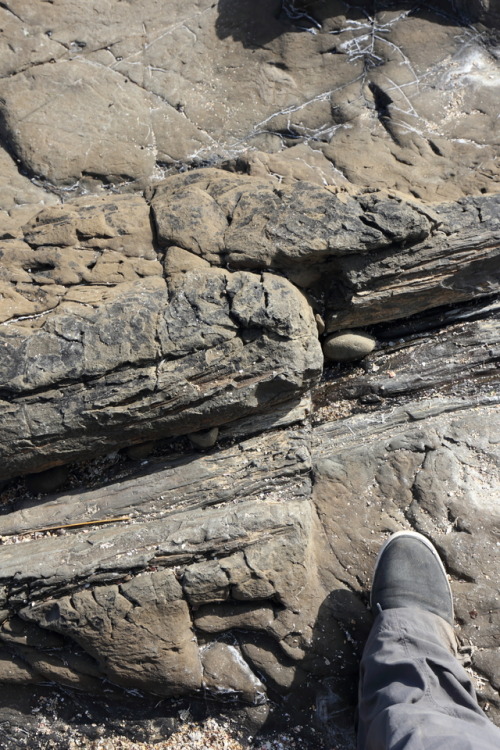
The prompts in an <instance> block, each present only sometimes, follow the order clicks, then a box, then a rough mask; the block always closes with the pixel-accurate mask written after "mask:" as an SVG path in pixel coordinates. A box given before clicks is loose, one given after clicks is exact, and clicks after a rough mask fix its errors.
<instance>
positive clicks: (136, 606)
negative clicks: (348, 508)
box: [0, 500, 321, 703]
mask: <svg viewBox="0 0 500 750" xmlns="http://www.w3.org/2000/svg"><path fill="white" fill-rule="evenodd" d="M311 523H312V517H311V506H310V504H309V503H308V502H304V501H293V500H290V501H289V502H276V501H274V502H272V501H269V500H268V501H252V502H244V503H241V504H238V505H231V504H229V505H226V506H225V507H222V508H217V509H210V510H206V511H204V512H202V513H201V514H200V511H199V510H197V511H190V512H179V513H178V514H177V515H176V516H175V518H172V519H170V520H168V521H167V520H163V521H158V520H156V521H151V522H149V523H145V524H144V523H143V524H132V525H129V526H128V527H126V528H125V527H123V526H118V525H116V526H114V527H108V528H106V529H100V530H94V531H91V532H89V533H86V532H85V531H80V532H79V533H77V534H76V535H73V536H71V537H65V538H63V537H45V538H42V539H38V540H34V541H26V542H25V543H23V544H11V545H4V546H3V547H2V549H1V550H0V557H1V558H2V564H1V570H2V577H3V580H4V581H5V584H6V585H5V587H4V589H3V590H2V591H3V604H4V605H6V606H7V607H9V606H11V607H12V608H13V612H12V614H11V616H10V617H7V618H5V617H4V618H3V624H2V627H1V628H0V641H2V642H3V643H4V644H5V646H6V647H7V648H8V649H9V650H10V653H11V657H13V658H15V655H16V654H18V653H19V655H20V656H21V658H22V659H23V660H24V661H26V662H27V664H29V665H30V667H31V668H30V669H29V670H25V671H24V673H22V672H19V673H16V674H11V675H10V676H9V674H6V675H5V679H6V680H7V681H9V680H11V681H21V680H23V679H24V682H25V683H26V682H28V683H29V682H30V681H32V680H33V675H34V677H35V679H37V678H38V675H42V676H45V677H49V675H50V678H51V679H53V680H54V681H56V682H59V683H60V684H63V685H71V684H73V685H76V686H77V687H79V688H80V689H83V690H97V691H98V692H99V690H100V686H101V685H102V681H103V680H106V681H109V682H111V683H112V684H113V685H115V686H119V687H120V686H121V687H125V688H131V689H140V690H142V691H145V692H148V693H153V694H159V695H164V696H169V695H176V696H179V695H186V694H187V695H189V694H193V693H195V694H196V693H198V692H200V690H204V689H205V688H208V689H209V691H210V692H211V693H212V694H213V695H214V696H218V697H221V695H223V694H227V693H232V694H234V695H235V696H240V697H241V698H242V699H243V700H244V701H247V702H249V703H260V702H262V701H266V700H267V690H266V688H265V682H264V683H262V682H261V681H260V679H259V677H258V676H257V674H256V673H255V671H254V670H253V669H252V666H251V665H249V664H247V662H246V661H245V659H244V658H243V656H242V654H241V652H240V650H239V648H238V647H237V646H231V647H229V646H228V645H227V644H221V643H220V642H219V636H220V633H221V631H223V632H227V633H230V632H231V630H232V629H234V628H237V629H243V630H245V629H246V628H250V629H251V628H253V627H255V626H256V625H258V624H259V623H260V624H261V625H264V624H265V621H266V622H267V623H268V631H269V632H270V633H271V637H272V638H273V641H274V643H275V647H276V648H277V649H278V653H282V650H285V651H286V650H290V648H291V647H292V644H295V645H294V647H295V648H296V645H297V644H298V643H302V644H303V645H305V644H306V642H308V640H309V639H310V635H309V634H310V627H311V617H312V618H313V619H314V613H315V611H316V610H317V607H318V604H319V601H320V600H321V591H320V589H319V588H318V586H317V584H315V571H314V568H313V567H311V566H310V565H307V564H305V560H310V555H311V550H312V548H311ZM311 559H312V558H311ZM259 582H260V584H261V585H260V586H258V585H256V584H258V583H259ZM264 585H265V586H266V587H267V588H266V595H265V597H264V599H265V600H266V601H264V602H263V601H262V599H263V591H264ZM306 590H307V592H308V596H307V597H306V602H305V603H304V602H303V605H302V608H301V610H300V612H299V609H298V602H299V599H298V597H299V596H300V593H301V592H303V591H306ZM242 596H243V597H244V598H245V600H246V602H245V603H242V602H241V597H242ZM226 600H227V604H223V605H221V608H220V609H218V604H217V603H218V602H223V601H226ZM255 600H256V601H255ZM318 600H319V601H318ZM201 603H206V604H205V606H204V607H202V608H201V609H197V608H198V607H199V605H200V604H201ZM276 605H277V606H276ZM275 607H276V609H275ZM228 608H229V609H228ZM231 608H232V610H233V612H234V614H233V616H232V617H231V616H229V611H230V609H231ZM14 611H15V612H16V614H14ZM274 611H275V614H276V617H274V616H273V612H274ZM226 615H227V617H226ZM207 616H208V617H209V618H211V619H212V620H213V621H214V622H216V623H219V625H216V626H215V630H214V628H213V627H211V626H210V625H209V624H208V622H207V620H206V618H207ZM200 618H201V619H200ZM235 618H236V619H235ZM204 620H205V627H204V625H203V622H204ZM199 626H200V627H199ZM210 633H212V634H213V636H211V635H210ZM280 643H283V646H282V649H281V647H280ZM221 646H223V648H221ZM54 647H57V654H56V657H55V661H54V655H53V652H54ZM280 649H281V650H280ZM292 650H293V649H292ZM296 650H298V649H297V648H296ZM72 651H73V652H74V653H75V654H76V655H77V656H78V658H75V657H73V658H72V659H70V660H69V661H67V662H66V665H67V669H66V672H65V673H63V670H62V669H61V665H62V662H61V661H60V656H61V658H62V659H63V660H64V655H65V654H66V653H67V652H72ZM281 658H282V659H284V657H283V656H282V657H281ZM58 660H59V661H58ZM227 664H231V665H232V667H231V669H228V668H226V666H224V665H227ZM273 668H274V670H276V666H275V665H273ZM33 670H34V672H33ZM202 670H203V671H202ZM259 673H260V675H262V674H264V676H265V669H264V670H259ZM23 674H24V678H23ZM93 680H95V681H96V684H94V683H93Z"/></svg>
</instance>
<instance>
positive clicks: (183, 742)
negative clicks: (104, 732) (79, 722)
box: [68, 719, 335, 750]
mask: <svg viewBox="0 0 500 750" xmlns="http://www.w3.org/2000/svg"><path fill="white" fill-rule="evenodd" d="M300 729H301V728H300V727H297V728H296V730H294V731H293V733H289V732H288V733H281V734H276V735H273V736H272V737H271V738H269V739H265V740H257V741H254V742H252V743H251V747H253V748H254V750H307V748H308V747H310V745H309V744H307V743H304V741H303V740H302V739H301V738H300ZM295 732H296V733H295ZM248 740H251V738H250V737H249V738H248ZM248 747H249V744H248V742H247V743H245V744H242V742H240V741H239V740H237V739H236V738H235V736H234V731H233V730H232V729H231V727H230V726H229V725H228V724H227V723H219V722H217V721H216V720H215V719H207V721H205V722H203V723H202V724H195V723H187V724H184V725H183V726H182V727H181V728H180V729H179V731H177V732H175V733H174V734H173V735H172V736H171V737H169V739H168V740H165V741H164V742H159V743H149V742H135V741H132V740H129V739H128V738H126V737H118V736H117V737H113V738H108V739H99V740H88V739H87V738H74V739H72V740H70V742H69V745H68V750H79V749H80V748H85V750H245V748H248ZM316 748H319V745H316ZM329 750H335V748H334V747H332V748H330V749H329Z"/></svg>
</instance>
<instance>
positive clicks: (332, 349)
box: [323, 331, 376, 362]
mask: <svg viewBox="0 0 500 750" xmlns="http://www.w3.org/2000/svg"><path fill="white" fill-rule="evenodd" d="M375 343H376V341H375V339H374V338H373V336H370V335H369V334H368V333H354V332H353V331H344V332H343V333H334V334H332V335H331V336H328V338H327V339H326V340H325V342H324V344H323V353H324V355H325V357H326V359H329V360H331V361H332V362H353V361H355V360H357V359H362V358H363V357H366V355H367V354H369V353H370V352H372V351H373V350H374V349H375Z"/></svg>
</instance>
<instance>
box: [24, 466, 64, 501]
mask: <svg viewBox="0 0 500 750" xmlns="http://www.w3.org/2000/svg"><path fill="white" fill-rule="evenodd" d="M68 474H69V468H68V467H67V466H55V467H54V468H53V469H47V471H41V472H39V473H38V474H30V475H29V476H27V477H26V480H25V481H26V487H27V488H28V490H29V491H30V492H33V493H34V494H35V495H38V493H39V492H53V491H54V490H57V488H58V487H60V486H61V485H62V484H64V482H65V481H66V479H67V478H68Z"/></svg>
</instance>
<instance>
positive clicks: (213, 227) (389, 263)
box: [152, 169, 500, 332]
mask: <svg viewBox="0 0 500 750" xmlns="http://www.w3.org/2000/svg"><path fill="white" fill-rule="evenodd" d="M201 196H203V198H202V197H201ZM498 207H499V197H498V196H497V195H484V196H478V197H475V198H467V199H461V200H460V201H458V202H447V203H440V204H435V205H432V207H429V206H426V205H425V204H424V203H422V202H420V201H418V200H408V199H403V198H402V196H401V195H400V194H396V193H389V192H382V191H376V192H370V193H363V192H359V193H357V194H356V193H354V194H353V193H352V192H345V191H344V192H342V191H338V190H334V189H332V188H329V187H324V186H323V187H321V186H318V185H314V184H310V183H306V182H298V183H294V184H292V185H283V186H276V185H273V183H272V181H271V180H267V181H266V180H265V179H263V178H260V177H259V178H257V177H251V176H250V177H249V176H245V175H234V174H227V173H224V172H221V171H218V170H214V169H207V170H198V171H196V172H191V173H189V174H187V175H176V176H174V177H171V178H169V179H167V180H166V181H165V182H164V183H163V184H162V185H161V186H160V187H159V188H158V189H157V191H156V193H155V196H154V198H153V200H152V209H153V215H154V216H155V220H156V225H157V229H158V239H159V242H160V244H161V246H162V247H165V248H166V249H167V252H170V250H168V249H169V248H171V247H173V246H175V247H180V248H182V249H184V250H185V251H188V252H190V253H192V255H193V258H195V257H196V258H201V259H203V260H208V261H209V262H210V263H212V264H213V265H218V266H222V267H227V268H231V269H233V268H241V269H251V270H264V269H273V270H275V271H278V272H281V273H283V274H285V275H286V276H287V277H288V278H289V279H290V280H291V281H292V282H293V283H294V284H296V285H298V286H299V287H300V288H303V289H304V290H306V291H307V292H308V293H309V294H311V295H313V296H314V298H315V299H316V300H318V303H317V304H318V305H319V306H321V308H322V309H324V312H325V313H326V330H327V332H334V331H339V330H342V329H348V328H358V327H363V326H368V325H373V324H374V323H378V322H381V321H388V320H396V319H398V318H401V317H404V316H407V315H412V314H416V313H418V312H421V311H425V310H427V309H429V308H432V307H438V306H442V305H446V304H451V303H458V302H461V301H464V300H470V299H475V298H476V297H478V296H482V295H490V294H494V293H495V292H496V291H498V289H499V275H498V268H499V263H498V253H499V250H498V247H499V243H498V240H499V237H500V224H499V218H498V216H499V211H498ZM214 217H216V219H215V218H214ZM201 224H204V225H205V228H206V229H205V232H198V233H196V236H194V235H193V227H196V226H199V225H201Z"/></svg>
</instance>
